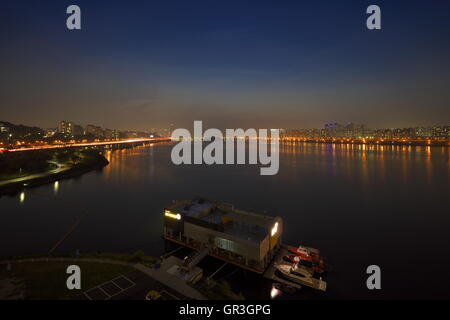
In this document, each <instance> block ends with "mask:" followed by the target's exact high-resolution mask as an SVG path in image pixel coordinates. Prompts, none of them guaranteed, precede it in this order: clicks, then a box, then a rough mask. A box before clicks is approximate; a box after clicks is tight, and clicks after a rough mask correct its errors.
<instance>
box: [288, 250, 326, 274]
mask: <svg viewBox="0 0 450 320" xmlns="http://www.w3.org/2000/svg"><path fill="white" fill-rule="evenodd" d="M283 259H284V260H285V261H287V262H290V263H298V264H300V265H303V266H305V267H308V268H311V269H313V270H314V272H316V273H317V274H322V273H324V272H325V265H324V263H317V262H313V261H312V260H306V259H302V258H300V257H299V256H298V255H295V254H287V255H285V256H284V257H283Z"/></svg>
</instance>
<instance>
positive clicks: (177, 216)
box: [164, 210, 181, 220]
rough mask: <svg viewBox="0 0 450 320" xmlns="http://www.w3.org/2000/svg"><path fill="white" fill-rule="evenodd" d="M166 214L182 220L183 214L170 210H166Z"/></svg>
mask: <svg viewBox="0 0 450 320" xmlns="http://www.w3.org/2000/svg"><path fill="white" fill-rule="evenodd" d="M164 215H165V216H166V217H168V218H172V219H177V220H181V214H179V213H177V214H175V213H172V212H170V211H169V210H166V211H164Z"/></svg>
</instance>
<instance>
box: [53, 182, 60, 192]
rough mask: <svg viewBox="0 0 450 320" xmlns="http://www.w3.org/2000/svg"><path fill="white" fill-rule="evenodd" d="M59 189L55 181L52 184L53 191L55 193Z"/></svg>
mask: <svg viewBox="0 0 450 320" xmlns="http://www.w3.org/2000/svg"><path fill="white" fill-rule="evenodd" d="M58 190H59V182H58V181H55V183H54V184H53V193H54V194H57V193H58Z"/></svg>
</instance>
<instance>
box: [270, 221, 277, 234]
mask: <svg viewBox="0 0 450 320" xmlns="http://www.w3.org/2000/svg"><path fill="white" fill-rule="evenodd" d="M277 231H278V222H275V224H274V226H273V228H272V233H271V234H272V237H273V236H274V235H275V233H277Z"/></svg>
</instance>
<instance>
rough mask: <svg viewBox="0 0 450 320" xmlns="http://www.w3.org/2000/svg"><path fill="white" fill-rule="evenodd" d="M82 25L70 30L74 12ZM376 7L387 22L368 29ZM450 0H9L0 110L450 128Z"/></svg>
mask: <svg viewBox="0 0 450 320" xmlns="http://www.w3.org/2000/svg"><path fill="white" fill-rule="evenodd" d="M70 4H77V5H79V6H80V7H81V10H82V30H81V31H69V30H68V29H67V28H66V18H67V16H68V15H67V14H66V8H67V6H68V5H70ZM370 4H378V5H379V6H380V7H381V10H382V30H381V31H370V30H368V29H367V28H366V18H367V14H366V8H367V6H368V5H370ZM449 39H450V2H449V1H447V0H442V1H440V0H435V1H425V0H424V1H411V0H408V1H393V0H390V1H379V0H377V1H362V0H361V1H343V0H341V1H336V0H333V1H331V0H330V1H323V0H318V1H299V0H297V1H279V0H278V1H261V0H258V1H243V0H239V1H235V0H227V1H223V0H216V1H211V0H210V1H196V0H191V1H187V0H183V1H168V0H164V1H162V0H160V1H151V0H148V1H144V0H141V1H140V0H136V1H125V0H122V1H113V0H109V1H100V0H86V1H81V0H71V1H64V0H54V1H49V0H46V1H22V0H2V1H1V2H0V41H1V42H0V48H1V50H0V84H1V86H0V120H4V121H10V122H13V123H23V124H27V125H36V126H40V127H56V124H57V122H58V121H59V120H62V119H64V120H70V121H74V122H76V123H80V124H82V125H86V124H88V123H93V124H98V125H101V126H103V127H108V128H112V129H114V128H117V129H139V130H145V129H150V128H154V127H167V126H168V125H169V124H170V123H174V125H175V127H188V128H191V127H192V122H193V121H194V120H203V121H204V127H218V128H234V127H246V128H248V127H261V128H275V127H283V128H286V127H290V128H312V127H323V124H324V123H326V122H331V121H333V122H334V121H337V122H342V123H346V122H355V123H364V124H367V125H369V126H370V127H372V128H381V127H407V126H416V125H433V124H447V125H448V124H450V88H449V87H450V86H449V84H450V41H449Z"/></svg>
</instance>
